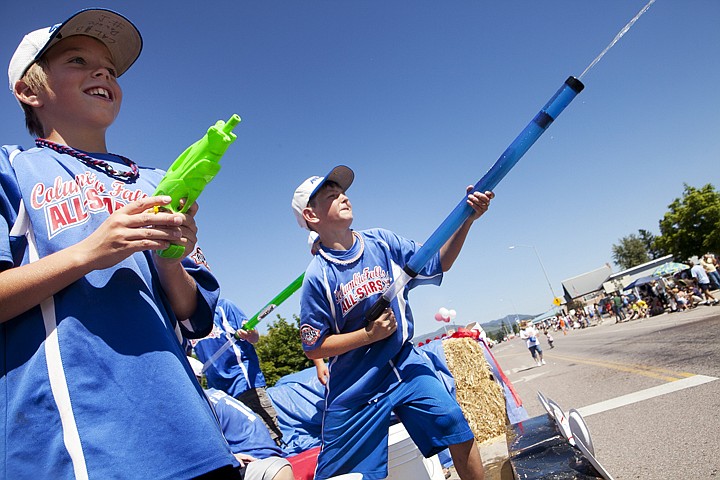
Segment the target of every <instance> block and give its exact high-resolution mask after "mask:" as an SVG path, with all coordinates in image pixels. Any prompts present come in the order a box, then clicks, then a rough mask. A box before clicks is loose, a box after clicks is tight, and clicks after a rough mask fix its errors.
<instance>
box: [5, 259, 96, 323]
mask: <svg viewBox="0 0 720 480" xmlns="http://www.w3.org/2000/svg"><path fill="white" fill-rule="evenodd" d="M91 270H92V268H91V267H90V266H89V263H88V261H87V259H86V255H85V252H84V251H83V249H82V248H79V247H77V246H73V247H69V248H66V249H64V250H61V251H59V252H56V253H53V254H51V255H48V256H46V257H43V258H41V259H39V260H37V261H36V262H32V263H29V264H27V265H22V266H20V267H15V268H9V269H7V270H5V271H2V272H0V307H1V308H0V323H3V322H6V321H8V320H11V319H13V318H15V317H17V316H18V315H21V314H23V313H25V312H27V311H28V310H30V309H31V308H33V307H35V306H37V305H40V303H41V302H42V301H43V300H45V299H47V298H50V297H51V296H53V295H55V294H56V293H58V292H59V291H60V290H62V289H63V288H65V287H67V286H68V285H70V284H72V283H73V282H75V281H77V280H79V279H81V278H82V277H83V276H84V275H86V274H87V273H89V272H90V271H91Z"/></svg>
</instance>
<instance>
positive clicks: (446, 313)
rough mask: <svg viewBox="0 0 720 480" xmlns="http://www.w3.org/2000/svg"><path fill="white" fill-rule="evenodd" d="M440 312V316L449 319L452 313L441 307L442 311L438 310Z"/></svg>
mask: <svg viewBox="0 0 720 480" xmlns="http://www.w3.org/2000/svg"><path fill="white" fill-rule="evenodd" d="M438 312H439V313H440V316H441V317H443V318H448V317H449V316H450V312H449V311H448V309H447V308H445V307H440V310H438Z"/></svg>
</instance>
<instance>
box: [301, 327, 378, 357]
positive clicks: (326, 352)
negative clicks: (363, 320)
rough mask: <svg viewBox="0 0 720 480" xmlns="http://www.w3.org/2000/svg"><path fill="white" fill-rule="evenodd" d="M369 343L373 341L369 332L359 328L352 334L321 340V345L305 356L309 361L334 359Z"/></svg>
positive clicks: (330, 336)
mask: <svg viewBox="0 0 720 480" xmlns="http://www.w3.org/2000/svg"><path fill="white" fill-rule="evenodd" d="M371 343H373V340H372V338H371V336H370V334H369V332H368V331H367V330H366V329H364V328H361V329H360V330H355V331H354V332H349V333H338V334H334V335H328V336H327V337H325V340H323V342H322V345H320V346H319V347H318V348H316V349H315V350H310V351H307V352H305V355H306V356H307V357H308V358H309V359H310V360H318V359H323V358H330V357H336V356H338V355H342V354H343V353H347V352H349V351H350V350H355V349H356V348H360V347H363V346H366V345H369V344H371Z"/></svg>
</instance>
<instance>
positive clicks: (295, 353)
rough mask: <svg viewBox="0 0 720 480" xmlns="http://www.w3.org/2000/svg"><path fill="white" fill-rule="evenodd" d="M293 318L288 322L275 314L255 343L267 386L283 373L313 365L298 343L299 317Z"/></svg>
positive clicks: (297, 370)
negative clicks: (292, 320)
mask: <svg viewBox="0 0 720 480" xmlns="http://www.w3.org/2000/svg"><path fill="white" fill-rule="evenodd" d="M293 319H294V322H293V323H290V322H288V321H287V320H285V319H284V318H283V317H281V316H280V315H277V320H275V321H274V322H273V323H271V324H270V325H269V326H268V333H267V334H266V335H262V336H261V337H260V340H259V341H258V342H257V343H256V344H255V350H256V351H257V354H258V357H259V358H260V369H261V370H262V372H263V375H265V380H266V381H267V384H268V387H272V386H273V385H275V383H276V382H277V381H278V380H279V379H280V378H281V377H284V376H285V375H289V374H291V373H295V372H299V371H300V370H304V369H306V368H308V367H311V366H312V365H313V363H312V361H311V360H310V359H308V358H307V357H306V356H305V353H304V352H303V349H302V345H301V344H300V318H299V317H298V316H297V315H293Z"/></svg>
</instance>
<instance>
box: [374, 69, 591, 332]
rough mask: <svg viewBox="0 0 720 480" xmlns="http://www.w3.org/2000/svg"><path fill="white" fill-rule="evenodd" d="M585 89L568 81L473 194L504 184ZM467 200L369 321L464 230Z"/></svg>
mask: <svg viewBox="0 0 720 480" xmlns="http://www.w3.org/2000/svg"><path fill="white" fill-rule="evenodd" d="M583 88H585V85H583V83H582V82H581V81H580V80H578V79H577V78H575V77H568V79H567V80H565V83H564V84H563V85H562V87H560V89H559V90H558V91H557V92H556V93H555V95H554V96H553V97H552V98H551V99H550V101H549V102H547V103H546V104H545V106H544V107H543V108H542V109H541V110H540V111H539V112H538V114H537V115H535V118H533V119H532V121H530V123H529V124H528V125H527V126H526V127H525V129H524V130H523V131H522V132H520V134H519V135H518V136H517V137H516V138H515V140H513V142H512V143H511V144H510V146H509V147H508V148H507V149H506V150H505V152H503V154H502V155H501V156H500V158H498V159H497V161H496V162H495V164H493V166H492V167H491V168H490V170H488V172H487V173H486V174H485V175H483V177H482V178H481V179H480V181H478V182H477V183H476V184H475V186H474V187H473V189H472V191H473V192H481V193H485V192H486V191H491V190H493V189H494V188H495V187H496V186H497V184H498V183H500V180H502V179H503V178H504V177H505V175H507V173H508V172H509V171H510V169H512V168H513V167H514V166H515V164H516V163H517V162H518V161H519V160H520V158H522V156H523V155H525V152H527V151H528V150H529V149H530V147H531V146H532V145H533V144H534V143H535V141H536V140H537V139H538V138H540V135H542V134H543V133H544V132H545V130H547V128H548V127H549V126H550V124H551V123H552V122H553V121H554V120H555V119H556V118H557V117H558V115H560V114H561V113H562V111H563V110H565V107H567V106H568V105H569V104H570V102H572V101H573V99H574V98H575V97H576V96H577V94H578V93H580V92H582V90H583ZM466 198H467V197H463V199H462V200H461V201H460V203H458V204H457V206H456V207H455V209H454V210H453V211H452V212H450V215H448V216H447V218H446V219H445V220H444V221H443V222H442V223H441V224H440V226H439V227H438V228H437V229H436V230H435V231H434V232H433V234H432V235H430V238H428V240H427V241H426V242H425V243H424V244H423V246H422V247H420V249H419V250H418V251H417V252H415V255H413V256H412V257H411V258H410V260H409V261H408V263H407V265H406V266H405V268H404V274H402V275H401V276H400V278H396V279H395V281H394V282H393V283H392V284H391V285H390V287H389V288H388V289H387V290H386V291H385V293H383V295H382V297H380V298H379V299H378V300H377V301H376V302H375V304H374V305H373V306H372V307H371V308H370V310H368V311H367V313H366V314H365V319H366V320H368V321H372V320H375V319H376V318H378V317H379V316H380V314H381V313H382V312H383V310H385V309H386V308H387V307H389V306H390V302H392V300H393V299H394V298H395V297H396V296H397V295H398V293H400V291H401V290H402V289H403V288H404V287H405V285H407V283H408V282H409V281H410V280H412V279H413V278H414V277H415V276H417V274H418V272H419V271H420V270H422V268H423V267H424V266H425V264H426V263H427V262H428V261H429V260H430V258H431V257H432V256H433V255H435V254H436V253H437V252H438V251H439V250H440V248H441V247H442V246H443V245H444V244H445V242H447V241H448V239H449V238H450V237H451V236H452V235H453V233H455V231H457V229H458V228H460V225H462V224H463V222H464V221H465V220H467V219H468V217H469V216H470V215H471V214H472V213H473V210H472V208H471V207H470V206H469V205H468V204H467V201H466Z"/></svg>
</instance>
